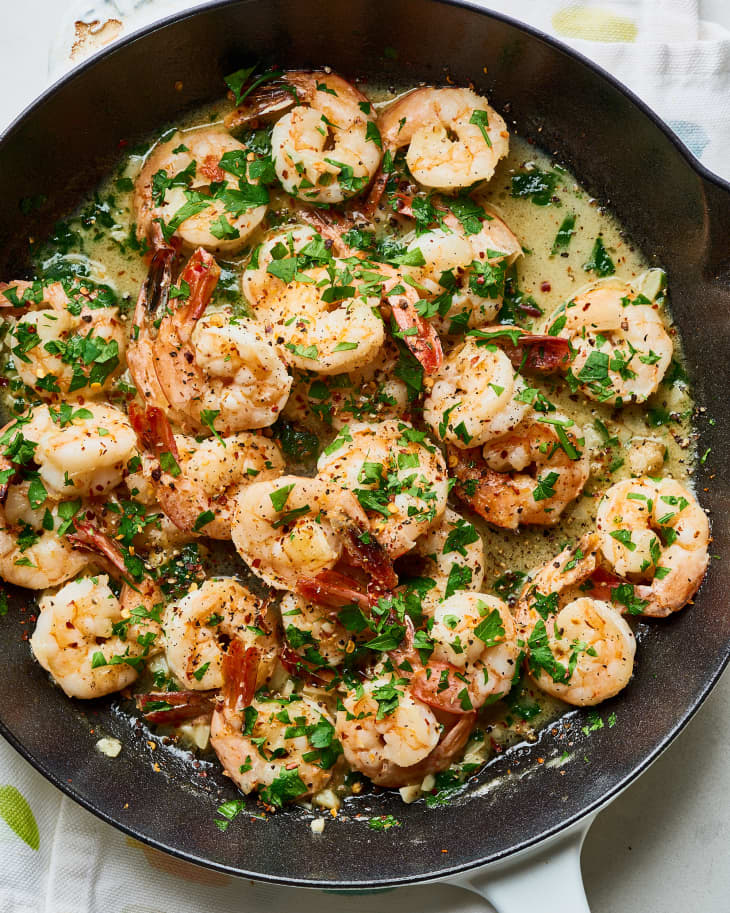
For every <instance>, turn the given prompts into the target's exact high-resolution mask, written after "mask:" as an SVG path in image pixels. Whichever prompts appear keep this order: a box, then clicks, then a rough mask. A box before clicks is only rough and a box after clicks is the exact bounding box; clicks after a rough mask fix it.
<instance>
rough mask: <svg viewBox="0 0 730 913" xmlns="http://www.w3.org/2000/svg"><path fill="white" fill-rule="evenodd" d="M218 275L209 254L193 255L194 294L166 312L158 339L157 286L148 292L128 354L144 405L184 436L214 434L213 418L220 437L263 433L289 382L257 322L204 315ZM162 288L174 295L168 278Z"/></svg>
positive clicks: (188, 277) (188, 270) (185, 279)
mask: <svg viewBox="0 0 730 913" xmlns="http://www.w3.org/2000/svg"><path fill="white" fill-rule="evenodd" d="M154 267H155V264H153V268H154ZM151 275H153V274H152V273H151ZM219 275H220V269H219V267H218V265H217V264H216V262H215V260H214V259H213V258H212V257H211V256H210V254H206V253H205V251H203V250H202V249H199V250H198V251H196V253H195V254H194V255H193V256H192V257H191V258H190V260H189V261H188V263H187V265H186V267H185V269H184V270H183V272H182V275H181V281H180V287H181V288H184V287H185V285H187V287H188V289H189V290H190V291H189V294H188V295H187V297H186V296H184V295H182V296H179V297H178V298H177V299H175V301H176V302H178V301H182V304H172V305H171V312H167V309H166V313H165V314H164V316H163V317H162V318H161V320H160V323H159V329H158V331H157V335H156V336H153V335H152V326H151V322H152V321H151V315H149V314H148V309H149V307H150V305H151V304H153V303H154V302H153V301H152V300H151V292H152V291H153V289H152V288H151V287H150V286H151V285H153V284H154V282H153V280H152V279H151V280H150V283H149V285H148V284H146V285H145V287H143V289H142V292H141V293H140V298H139V301H138V304H137V309H136V311H135V318H134V319H135V324H136V325H137V326H138V327H139V336H138V338H137V339H136V340H135V341H134V342H133V343H132V344H131V345H130V348H129V353H128V356H127V360H128V364H129V369H130V373H131V374H132V377H133V378H134V381H135V384H136V386H137V389H138V391H139V393H140V395H141V396H142V397H143V398H144V399H145V400H146V401H147V403H148V404H149V405H151V406H154V407H156V408H161V409H163V411H165V412H167V413H168V414H169V415H170V416H171V417H172V418H173V419H174V420H175V422H176V423H177V424H179V425H180V426H181V427H182V428H183V429H185V430H190V431H194V432H200V431H204V430H205V429H206V428H207V429H209V430H210V428H211V422H212V420H213V419H214V420H215V426H216V430H218V431H220V432H223V433H232V432H236V431H245V430H249V429H252V428H262V427H266V426H268V425H271V424H273V423H274V422H275V421H276V419H277V418H278V416H279V413H280V412H281V409H282V408H283V406H284V404H285V403H286V400H287V397H288V395H289V390H290V388H291V378H290V377H289V375H288V373H287V370H286V366H285V365H284V363H283V361H282V359H281V357H280V355H279V353H278V351H277V350H276V349H275V348H274V346H273V344H272V343H271V342H270V341H269V340H267V339H266V338H265V337H264V335H263V333H262V332H261V330H260V329H259V327H258V326H257V325H256V323H255V322H254V321H253V320H249V319H247V318H237V319H235V320H234V319H232V318H231V317H230V315H227V314H226V313H225V312H217V313H214V314H209V315H206V316H204V317H203V316H202V315H203V312H204V311H205V308H206V306H207V304H208V302H209V300H210V298H211V296H212V294H213V290H214V289H215V285H216V283H217V281H218V276H219ZM157 284H158V286H159V287H160V289H162V290H164V289H165V288H166V286H167V288H168V289H169V273H168V274H167V278H165V277H163V278H162V280H160V281H159V282H158V283H157ZM206 416H207V417H208V418H207V421H206ZM210 416H212V417H213V419H211V418H210Z"/></svg>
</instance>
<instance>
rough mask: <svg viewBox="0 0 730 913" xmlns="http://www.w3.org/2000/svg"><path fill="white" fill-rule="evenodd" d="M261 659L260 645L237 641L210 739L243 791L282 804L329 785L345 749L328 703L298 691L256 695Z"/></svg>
mask: <svg viewBox="0 0 730 913" xmlns="http://www.w3.org/2000/svg"><path fill="white" fill-rule="evenodd" d="M257 661H258V656H257V651H256V649H255V648H249V649H247V650H244V649H243V647H242V645H241V642H240V641H238V640H235V641H233V643H232V644H231V650H230V651H229V653H228V654H226V656H225V658H224V660H223V666H222V671H223V679H224V685H223V692H222V699H219V702H218V704H217V706H216V709H215V711H214V713H213V719H212V721H211V726H210V744H211V746H212V748H213V750H214V751H215V753H216V755H217V756H218V760H219V761H220V762H221V764H222V765H223V769H224V770H225V772H226V773H227V774H228V776H229V777H230V778H231V779H232V780H233V782H234V783H235V784H236V786H237V787H238V788H239V789H240V790H241V792H243V793H246V794H248V793H250V792H252V791H253V790H255V789H257V790H259V795H260V797H261V799H262V800H263V801H264V802H266V803H267V804H269V805H272V806H279V807H280V806H281V805H283V804H284V802H285V801H287V800H292V799H303V798H305V797H306V796H309V795H313V794H315V793H318V792H320V791H321V790H322V789H324V788H325V786H327V784H328V783H329V781H330V780H331V778H332V769H331V768H332V767H333V766H334V764H335V763H336V761H337V758H338V756H339V754H340V753H341V752H340V749H339V744H338V743H337V741H336V739H335V738H334V726H333V722H332V717H331V716H330V714H329V712H328V710H327V709H326V707H325V706H324V704H321V703H318V702H315V701H314V700H311V699H310V698H306V697H300V696H299V695H295V694H292V695H291V696H289V697H280V698H277V697H275V696H270V697H265V698H258V697H255V696H254V691H255V681H256V664H257ZM315 732H316V733H317V735H316V738H313V736H314V733H315Z"/></svg>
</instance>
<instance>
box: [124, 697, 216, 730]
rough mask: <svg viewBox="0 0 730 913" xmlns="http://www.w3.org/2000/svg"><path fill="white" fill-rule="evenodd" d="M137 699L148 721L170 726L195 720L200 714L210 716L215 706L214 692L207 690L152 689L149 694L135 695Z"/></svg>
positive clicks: (138, 706)
mask: <svg viewBox="0 0 730 913" xmlns="http://www.w3.org/2000/svg"><path fill="white" fill-rule="evenodd" d="M135 700H136V704H137V709H138V710H139V711H140V712H141V713H142V715H143V716H144V718H145V719H146V720H147V722H148V723H155V724H156V725H159V726H170V725H174V724H177V723H184V722H186V721H187V720H194V719H196V718H197V717H199V716H209V715H210V714H212V712H213V709H214V707H215V699H214V697H213V694H212V692H206V691H150V692H148V693H147V694H137V695H135ZM151 705H154V707H153V706H151ZM160 705H166V706H160ZM148 707H149V709H147V708H148Z"/></svg>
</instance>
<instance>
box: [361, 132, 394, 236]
mask: <svg viewBox="0 0 730 913" xmlns="http://www.w3.org/2000/svg"><path fill="white" fill-rule="evenodd" d="M385 151H386V152H388V151H390V152H391V153H392V150H388V149H386V150H385ZM387 183H388V172H387V171H385V170H383V166H382V165H381V166H380V168H378V170H377V172H376V173H375V177H374V178H373V182H372V184H371V185H370V192H369V193H368V195H367V199H366V200H365V206H364V207H363V214H364V215H365V217H366V218H367V219H368V221H371V222H372V220H373V218H374V217H375V213H376V212H377V211H378V206H380V201H381V199H382V197H383V194H384V193H385V187H386V185H387Z"/></svg>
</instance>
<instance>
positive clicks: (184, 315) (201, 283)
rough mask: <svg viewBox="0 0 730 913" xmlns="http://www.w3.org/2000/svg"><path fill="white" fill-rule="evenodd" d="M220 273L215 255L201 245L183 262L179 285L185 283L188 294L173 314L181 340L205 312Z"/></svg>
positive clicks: (189, 333) (187, 336)
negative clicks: (188, 289) (184, 301)
mask: <svg viewBox="0 0 730 913" xmlns="http://www.w3.org/2000/svg"><path fill="white" fill-rule="evenodd" d="M220 274H221V268H220V266H218V264H217V263H216V260H215V257H214V256H213V255H212V254H209V253H208V251H207V250H205V249H204V248H202V247H199V248H198V249H197V250H196V251H195V253H194V254H193V255H192V257H191V258H190V259H189V260H188V262H187V263H186V264H185V268H184V269H183V271H182V273H181V274H180V286H181V287H182V284H183V282H185V283H187V285H188V286H189V288H190V294H189V296H188V297H187V301H186V303H185V304H184V305H183V306H182V307H180V308H179V309H178V311H177V313H176V315H175V323H176V325H177V332H178V336H179V337H180V339H181V340H182V341H183V342H187V341H188V340H189V339H190V336H191V334H192V332H193V329H194V328H195V324H196V323H197V322H198V320H200V318H201V317H202V316H203V314H204V313H205V309H206V308H207V307H208V304H209V303H210V299H211V298H212V297H213V292H214V291H215V287H216V285H218V279H219V278H220Z"/></svg>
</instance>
